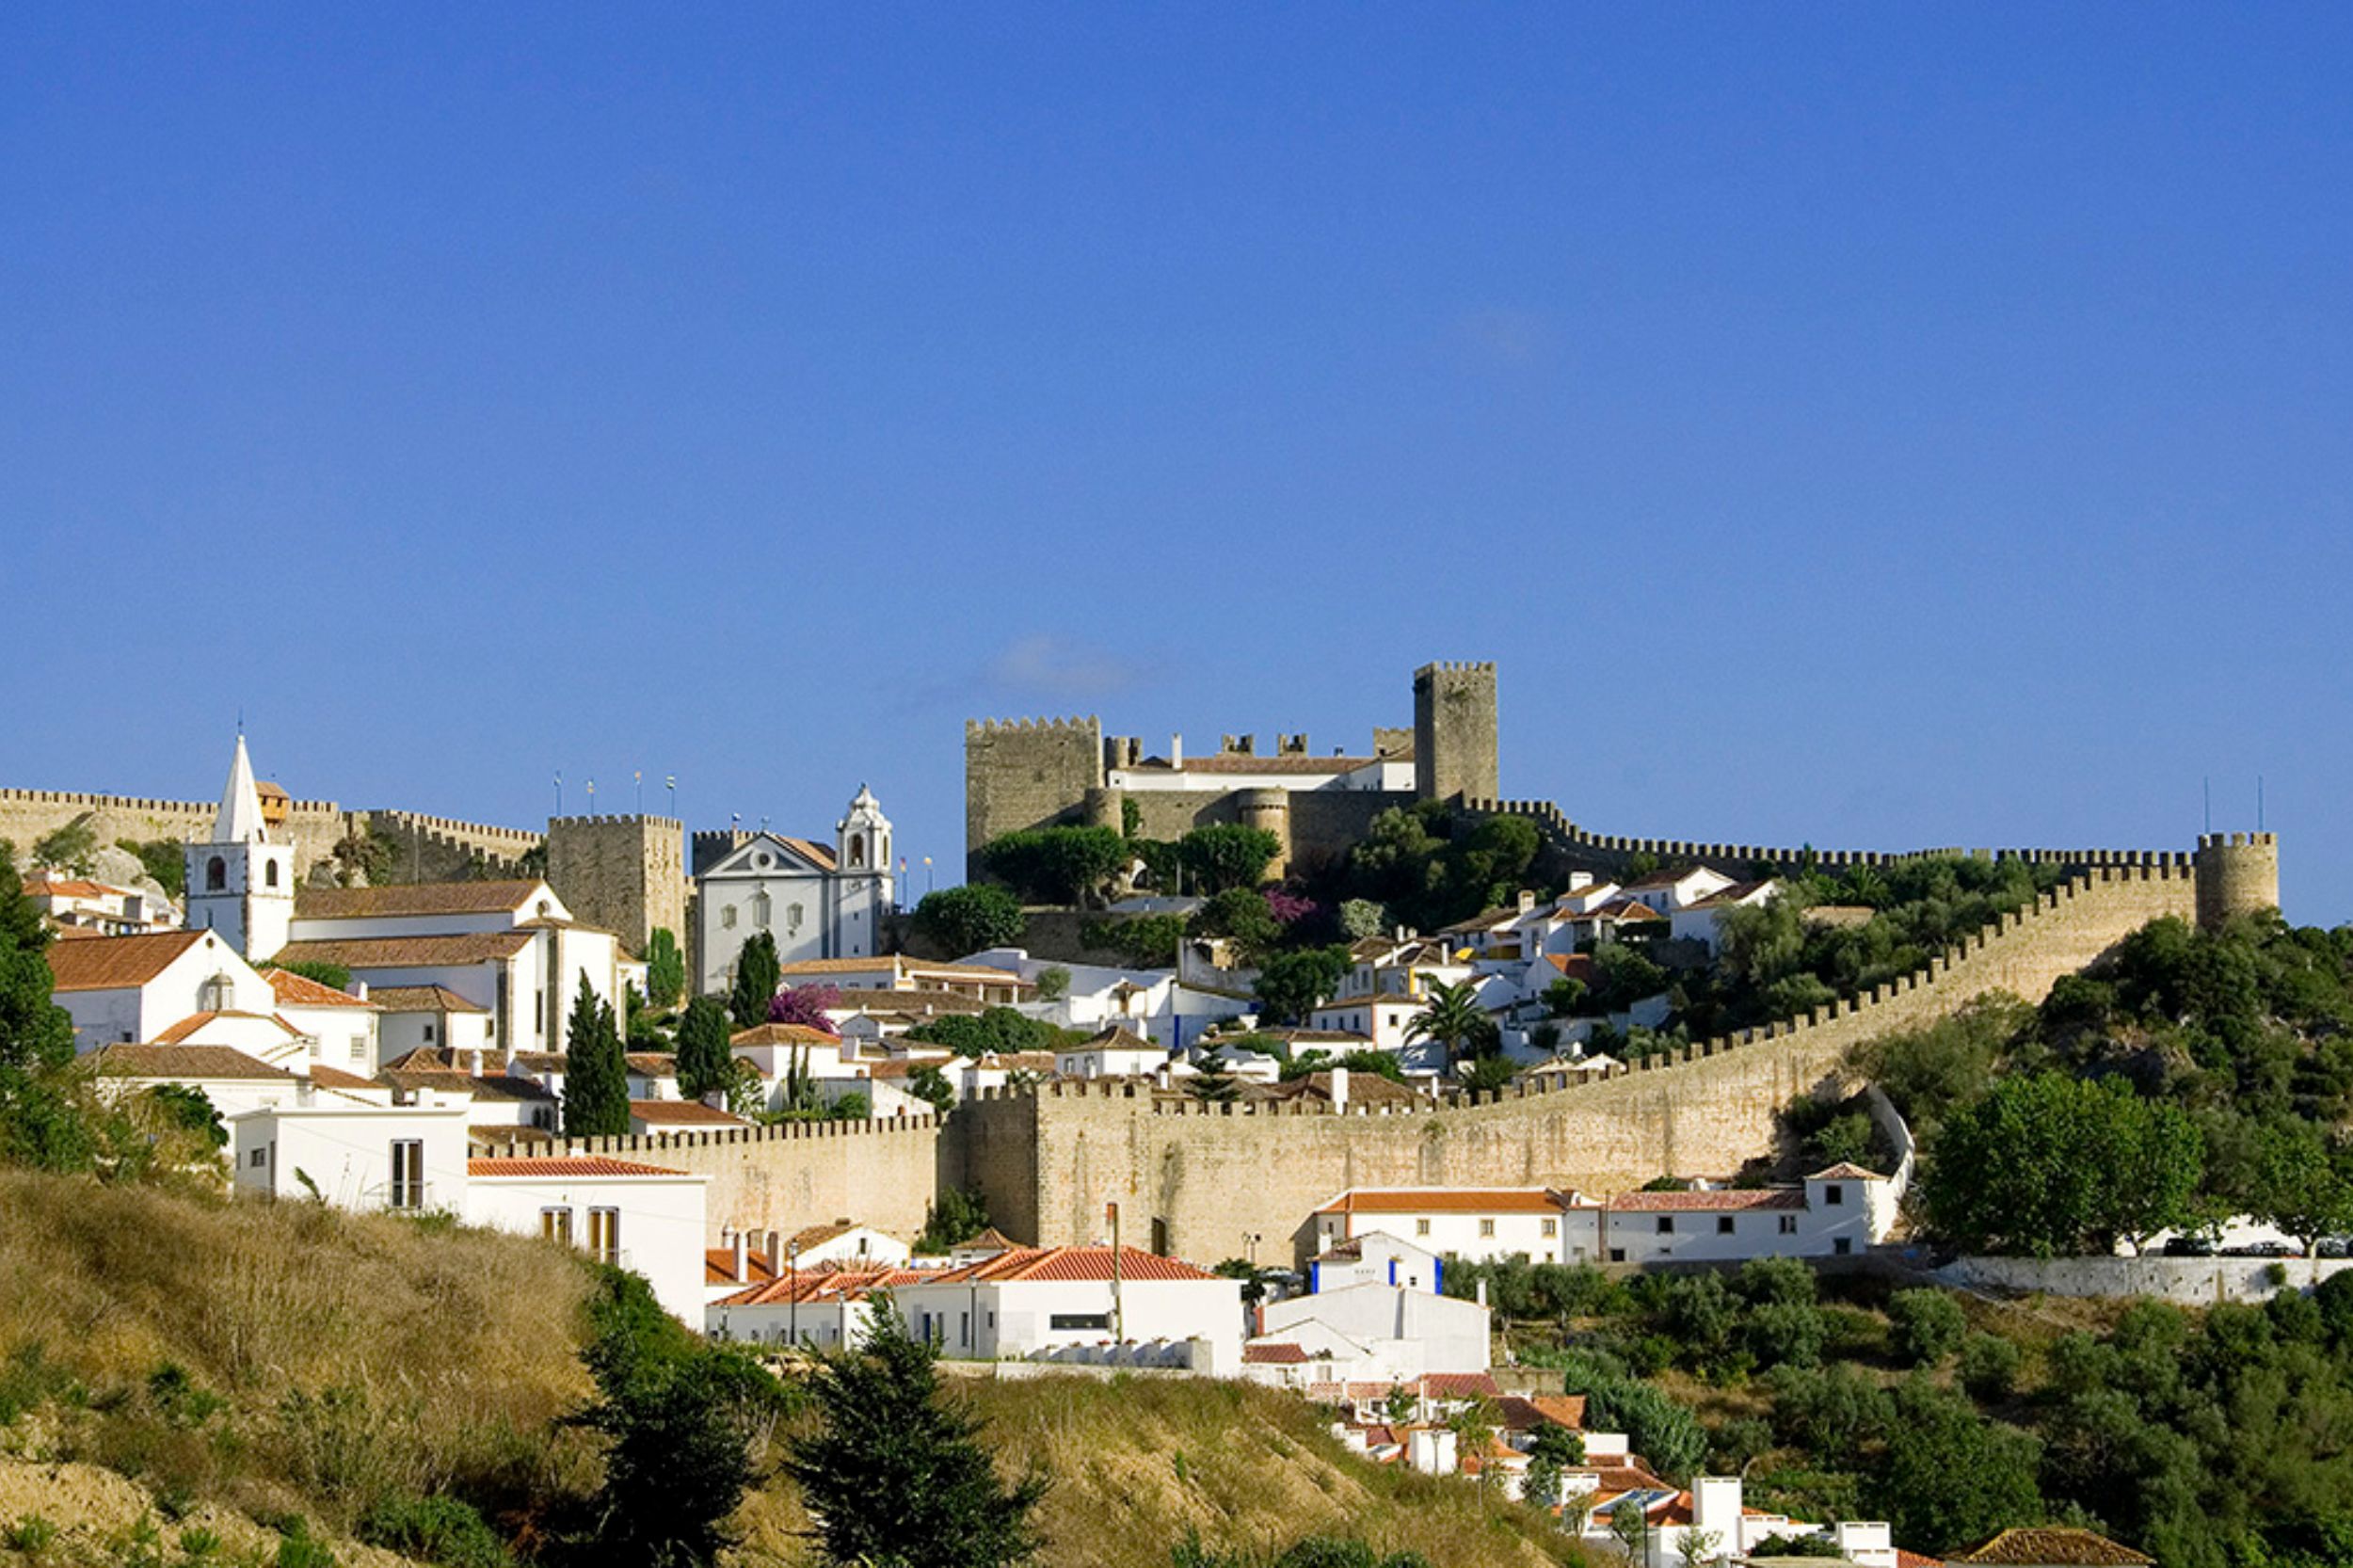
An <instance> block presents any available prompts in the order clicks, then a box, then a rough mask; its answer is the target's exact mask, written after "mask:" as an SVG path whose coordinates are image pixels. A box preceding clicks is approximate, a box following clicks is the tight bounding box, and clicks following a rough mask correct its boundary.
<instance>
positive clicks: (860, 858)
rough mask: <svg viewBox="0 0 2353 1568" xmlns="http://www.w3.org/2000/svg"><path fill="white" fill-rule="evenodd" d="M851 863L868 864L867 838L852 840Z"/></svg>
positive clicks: (857, 864)
mask: <svg viewBox="0 0 2353 1568" xmlns="http://www.w3.org/2000/svg"><path fill="white" fill-rule="evenodd" d="M850 864H851V865H853V866H863V865H864V864H866V840H863V839H853V840H850Z"/></svg>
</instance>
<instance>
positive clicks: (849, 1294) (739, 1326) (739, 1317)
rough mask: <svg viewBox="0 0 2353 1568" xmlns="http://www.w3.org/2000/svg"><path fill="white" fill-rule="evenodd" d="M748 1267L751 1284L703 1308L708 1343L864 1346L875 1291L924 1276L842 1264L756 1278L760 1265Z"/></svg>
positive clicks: (828, 1347)
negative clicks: (715, 1340)
mask: <svg viewBox="0 0 2353 1568" xmlns="http://www.w3.org/2000/svg"><path fill="white" fill-rule="evenodd" d="M750 1267H751V1272H752V1274H753V1276H754V1277H753V1282H752V1283H750V1284H747V1285H745V1286H744V1287H743V1288H740V1289H734V1290H730V1291H728V1293H726V1294H724V1295H722V1296H721V1297H720V1298H719V1299H718V1300H716V1301H713V1302H711V1303H709V1304H707V1305H706V1306H705V1307H704V1308H703V1332H704V1333H705V1334H707V1335H709V1336H711V1337H712V1338H713V1339H717V1340H720V1341H722V1342H734V1343H742V1344H753V1345H798V1346H802V1347H804V1348H806V1349H808V1350H813V1351H838V1350H840V1349H842V1348H843V1347H845V1346H851V1345H856V1344H858V1343H860V1342H862V1341H863V1340H864V1339H865V1337H866V1335H867V1333H868V1331H869V1330H870V1329H872V1327H873V1323H874V1314H875V1313H876V1312H877V1311H879V1310H880V1309H881V1307H880V1304H879V1302H877V1301H876V1300H875V1294H874V1293H875V1292H876V1291H878V1290H891V1289H895V1288H898V1287H900V1286H901V1285H904V1284H909V1283H914V1282H917V1281H920V1280H921V1279H924V1278H926V1277H928V1276H927V1274H926V1273H925V1272H921V1271H915V1270H905V1269H889V1268H873V1269H859V1268H852V1267H848V1266H844V1265H841V1264H826V1265H824V1266H822V1267H820V1268H817V1269H814V1270H808V1271H801V1272H794V1271H792V1270H789V1269H787V1270H779V1271H774V1272H768V1273H767V1274H766V1275H765V1277H760V1273H761V1271H760V1266H759V1265H757V1264H753V1265H751V1266H750ZM932 1272H937V1271H932ZM706 1277H708V1276H706Z"/></svg>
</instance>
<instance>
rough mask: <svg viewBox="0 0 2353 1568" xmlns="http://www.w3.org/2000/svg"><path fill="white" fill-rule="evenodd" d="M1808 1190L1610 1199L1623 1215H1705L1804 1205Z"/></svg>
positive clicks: (1761, 1189)
mask: <svg viewBox="0 0 2353 1568" xmlns="http://www.w3.org/2000/svg"><path fill="white" fill-rule="evenodd" d="M1804 1207H1805V1192H1804V1190H1803V1189H1801V1188H1797V1187H1719V1188H1716V1189H1714V1190H1713V1191H1710V1192H1621V1193H1619V1194H1618V1195H1617V1196H1616V1197H1614V1198H1611V1199H1610V1200H1609V1208H1610V1209H1611V1211H1612V1212H1614V1213H1619V1214H1683V1213H1691V1212H1698V1213H1703V1214H1713V1213H1721V1212H1723V1211H1725V1210H1727V1209H1751V1208H1804Z"/></svg>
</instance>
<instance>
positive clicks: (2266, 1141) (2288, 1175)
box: [2247, 1120, 2353, 1256]
mask: <svg viewBox="0 0 2353 1568" xmlns="http://www.w3.org/2000/svg"><path fill="white" fill-rule="evenodd" d="M2255 1146H2256V1155H2255V1163H2254V1171H2253V1186H2252V1191H2250V1192H2249V1193H2248V1194H2247V1196H2248V1199H2249V1208H2250V1209H2251V1210H2252V1211H2253V1212H2254V1213H2255V1214H2256V1215H2257V1216H2258V1217H2260V1218H2262V1219H2265V1220H2268V1221H2270V1222H2271V1223H2272V1224H2275V1225H2277V1226H2278V1227H2279V1228H2280V1229H2281V1230H2283V1231H2285V1232H2287V1234H2289V1235H2290V1236H2293V1237H2295V1238H2296V1239H2297V1240H2298V1241H2300V1242H2302V1243H2303V1245H2304V1252H2305V1255H2306V1256H2311V1254H2312V1252H2313V1248H2314V1246H2315V1245H2316V1244H2317V1243H2318V1242H2319V1240H2320V1239H2321V1238H2322V1237H2324V1236H2335V1235H2340V1234H2342V1233H2344V1232H2345V1231H2348V1230H2353V1157H2348V1155H2347V1153H2346V1151H2345V1150H2344V1149H2342V1148H2340V1149H2331V1148H2330V1147H2329V1143H2328V1140H2327V1139H2325V1138H2324V1137H2322V1136H2321V1132H2320V1129H2319V1128H2316V1127H2314V1126H2313V1124H2312V1123H2310V1122H2307V1121H2299V1120H2281V1121H2278V1122H2273V1123H2268V1124H2266V1125H2265V1126H2264V1127H2263V1128H2261V1129H2260V1130H2259V1131H2258V1132H2257V1134H2256V1145H2255Z"/></svg>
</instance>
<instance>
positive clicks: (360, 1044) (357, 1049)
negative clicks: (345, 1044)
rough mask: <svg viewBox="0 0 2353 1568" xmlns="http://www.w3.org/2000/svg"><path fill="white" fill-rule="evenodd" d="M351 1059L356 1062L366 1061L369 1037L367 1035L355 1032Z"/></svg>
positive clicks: (352, 1040)
mask: <svg viewBox="0 0 2353 1568" xmlns="http://www.w3.org/2000/svg"><path fill="white" fill-rule="evenodd" d="M351 1059H352V1060H353V1061H354V1062H365V1061H366V1060H367V1059H368V1037H367V1036H366V1035H364V1034H355V1035H353V1036H352V1037H351Z"/></svg>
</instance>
